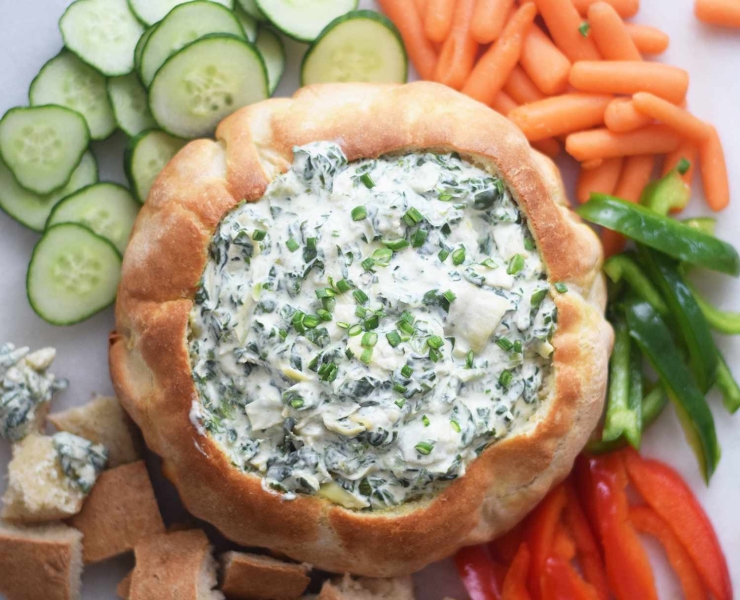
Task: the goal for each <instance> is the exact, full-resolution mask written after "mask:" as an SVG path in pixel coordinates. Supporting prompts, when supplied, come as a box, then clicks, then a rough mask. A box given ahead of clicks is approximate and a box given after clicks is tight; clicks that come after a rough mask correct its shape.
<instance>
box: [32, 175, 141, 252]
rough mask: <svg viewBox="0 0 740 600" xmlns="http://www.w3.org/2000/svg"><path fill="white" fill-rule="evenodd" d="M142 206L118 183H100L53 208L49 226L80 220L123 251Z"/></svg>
mask: <svg viewBox="0 0 740 600" xmlns="http://www.w3.org/2000/svg"><path fill="white" fill-rule="evenodd" d="M139 208H141V205H140V204H139V203H138V202H137V201H136V200H134V197H133V196H132V195H131V193H130V192H129V191H128V190H127V189H126V188H125V187H123V186H122V185H118V184H117V183H96V184H94V185H91V186H88V187H86V188H83V189H81V190H79V191H78V192H75V193H74V194H72V195H71V196H67V197H66V198H65V199H64V200H62V201H61V202H60V203H59V204H57V205H56V206H55V207H54V210H52V211H51V214H50V215H49V219H48V221H46V228H47V229H49V228H51V227H53V226H54V225H59V224H60V223H79V224H80V225H84V226H85V227H87V228H88V229H90V230H91V231H93V232H94V233H97V234H98V235H100V236H102V237H104V238H105V239H106V240H108V241H109V242H112V243H113V245H114V246H115V247H116V248H118V251H119V252H120V253H121V254H123V252H124V251H125V250H126V245H127V244H128V238H129V236H130V235H131V230H132V229H133V228H134V221H136V215H137V214H139Z"/></svg>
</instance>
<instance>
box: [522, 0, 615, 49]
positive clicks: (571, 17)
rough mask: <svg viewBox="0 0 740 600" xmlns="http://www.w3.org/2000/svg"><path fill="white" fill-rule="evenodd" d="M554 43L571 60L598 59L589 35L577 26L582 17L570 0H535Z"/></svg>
mask: <svg viewBox="0 0 740 600" xmlns="http://www.w3.org/2000/svg"><path fill="white" fill-rule="evenodd" d="M535 4H536V5H537V8H538V9H539V11H540V14H541V15H542V18H543V19H544V20H545V24H546V25H547V28H548V29H549V30H550V35H551V36H552V39H553V40H554V41H555V45H556V46H557V47H558V48H560V49H561V50H562V51H563V52H564V53H565V55H566V56H567V57H568V58H569V59H570V60H571V61H576V60H599V58H601V57H600V56H599V51H598V50H597V49H596V44H594V41H593V40H592V39H591V37H590V36H584V35H583V34H582V33H581V32H580V31H579V27H580V26H581V24H582V23H583V19H582V18H581V16H580V15H579V14H578V11H577V10H576V9H575V7H574V6H573V4H572V3H571V0H535Z"/></svg>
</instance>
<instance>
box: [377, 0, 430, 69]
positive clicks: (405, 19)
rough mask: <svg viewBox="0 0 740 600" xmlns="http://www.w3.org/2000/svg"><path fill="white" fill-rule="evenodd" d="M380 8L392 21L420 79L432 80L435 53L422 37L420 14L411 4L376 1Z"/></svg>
mask: <svg viewBox="0 0 740 600" xmlns="http://www.w3.org/2000/svg"><path fill="white" fill-rule="evenodd" d="M378 2H379V4H380V8H381V9H382V10H383V12H384V13H385V14H386V15H387V16H388V18H389V19H390V20H391V21H393V23H394V24H395V25H396V27H397V28H398V31H399V32H400V33H401V37H402V38H403V43H404V45H405V46H406V52H408V54H409V58H410V59H411V62H412V63H414V66H415V67H416V70H417V71H418V72H419V75H421V78H422V79H432V76H433V75H434V66H435V65H436V64H437V53H436V52H435V51H434V47H433V46H432V43H431V42H430V41H429V40H428V39H427V38H426V36H425V35H424V27H423V25H422V22H421V13H419V12H418V10H417V9H416V4H414V3H413V2H409V1H408V0H407V1H406V2H398V0H378Z"/></svg>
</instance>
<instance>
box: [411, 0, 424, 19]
mask: <svg viewBox="0 0 740 600" xmlns="http://www.w3.org/2000/svg"><path fill="white" fill-rule="evenodd" d="M414 1H415V3H416V10H418V11H419V14H420V15H421V17H422V20H423V19H424V15H425V14H427V0H414Z"/></svg>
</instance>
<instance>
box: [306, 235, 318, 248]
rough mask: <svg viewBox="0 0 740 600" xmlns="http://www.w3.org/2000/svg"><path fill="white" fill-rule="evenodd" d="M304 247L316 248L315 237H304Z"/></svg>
mask: <svg viewBox="0 0 740 600" xmlns="http://www.w3.org/2000/svg"><path fill="white" fill-rule="evenodd" d="M306 248H308V249H309V250H316V238H315V237H310V238H306Z"/></svg>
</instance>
